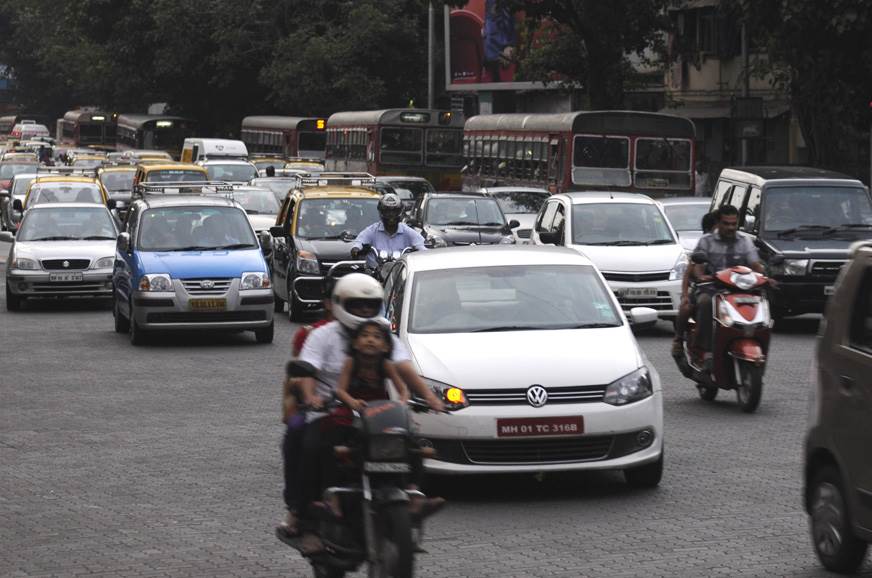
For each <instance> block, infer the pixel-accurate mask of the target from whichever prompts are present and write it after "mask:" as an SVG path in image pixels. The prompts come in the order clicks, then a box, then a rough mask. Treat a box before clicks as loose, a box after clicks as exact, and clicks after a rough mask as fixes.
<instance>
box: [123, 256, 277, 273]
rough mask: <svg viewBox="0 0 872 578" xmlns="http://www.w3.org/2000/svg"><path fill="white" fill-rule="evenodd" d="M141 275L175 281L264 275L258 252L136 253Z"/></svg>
mask: <svg viewBox="0 0 872 578" xmlns="http://www.w3.org/2000/svg"><path fill="white" fill-rule="evenodd" d="M137 254H138V257H139V263H140V265H141V267H142V270H141V272H142V273H169V275H170V277H174V278H176V279H189V278H190V279H196V278H202V277H239V276H240V275H242V273H244V272H248V271H261V272H266V271H267V268H266V263H265V262H264V260H263V255H262V254H261V252H260V250H259V249H244V250H237V251H168V252H153V251H139V252H137Z"/></svg>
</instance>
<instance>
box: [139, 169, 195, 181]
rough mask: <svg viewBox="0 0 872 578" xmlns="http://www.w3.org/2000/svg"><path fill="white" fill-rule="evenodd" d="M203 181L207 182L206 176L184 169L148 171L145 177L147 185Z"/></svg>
mask: <svg viewBox="0 0 872 578" xmlns="http://www.w3.org/2000/svg"><path fill="white" fill-rule="evenodd" d="M205 180H207V178H206V176H205V175H203V173H201V172H200V171H190V170H184V169H160V170H155V171H150V172H148V173H147V174H146V176H145V182H147V183H179V182H183V183H191V182H202V181H205Z"/></svg>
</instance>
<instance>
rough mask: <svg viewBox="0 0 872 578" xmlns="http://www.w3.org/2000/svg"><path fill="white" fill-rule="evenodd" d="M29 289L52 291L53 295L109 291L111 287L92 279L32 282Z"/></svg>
mask: <svg viewBox="0 0 872 578" xmlns="http://www.w3.org/2000/svg"><path fill="white" fill-rule="evenodd" d="M30 289H31V290H32V291H33V292H35V293H52V294H55V295H61V294H69V295H76V294H79V293H111V292H112V288H111V287H106V285H104V284H103V283H94V282H93V281H63V282H58V283H34V284H32V285H31V286H30Z"/></svg>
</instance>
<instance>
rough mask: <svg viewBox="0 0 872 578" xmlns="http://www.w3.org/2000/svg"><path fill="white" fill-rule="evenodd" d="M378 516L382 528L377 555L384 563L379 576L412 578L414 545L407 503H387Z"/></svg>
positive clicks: (413, 571) (385, 577)
mask: <svg viewBox="0 0 872 578" xmlns="http://www.w3.org/2000/svg"><path fill="white" fill-rule="evenodd" d="M379 517H380V522H381V524H380V527H381V528H382V540H381V544H380V545H379V547H380V548H381V552H379V557H380V558H381V559H382V561H383V563H384V564H385V565H384V567H382V569H381V570H382V571H381V574H379V576H382V577H384V578H388V577H390V578H412V576H413V575H414V573H415V545H414V540H413V539H412V519H411V516H410V514H409V504H408V503H406V502H397V503H394V504H388V505H387V506H385V507H384V509H383V510H382V511H381V513H380V515H379Z"/></svg>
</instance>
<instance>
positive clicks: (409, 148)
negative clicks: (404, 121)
mask: <svg viewBox="0 0 872 578" xmlns="http://www.w3.org/2000/svg"><path fill="white" fill-rule="evenodd" d="M423 135H424V131H423V130H422V129H420V128H406V127H404V128H400V127H385V128H383V129H381V156H380V158H381V162H383V163H385V164H395V165H420V164H421V160H422V154H421V153H422V148H423Z"/></svg>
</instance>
